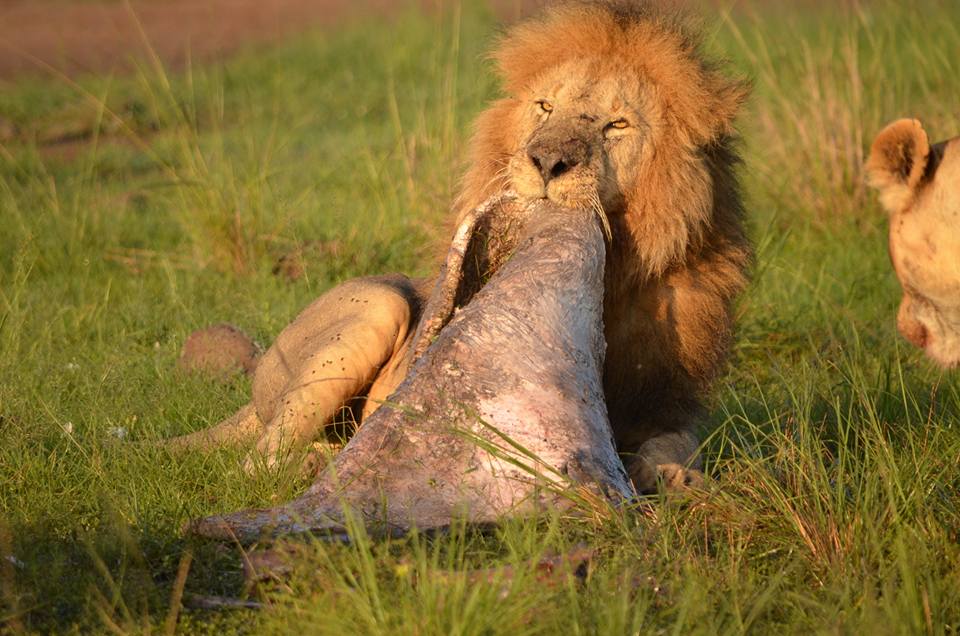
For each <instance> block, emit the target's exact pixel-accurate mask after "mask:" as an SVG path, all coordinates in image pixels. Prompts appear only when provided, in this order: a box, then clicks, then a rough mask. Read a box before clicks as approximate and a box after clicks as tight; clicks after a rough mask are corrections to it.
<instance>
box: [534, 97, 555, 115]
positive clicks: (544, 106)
mask: <svg viewBox="0 0 960 636" xmlns="http://www.w3.org/2000/svg"><path fill="white" fill-rule="evenodd" d="M537 106H539V107H540V110H542V111H543V112H545V113H549V112H551V111H553V104H551V103H550V102H548V101H545V100H542V99H541V100H540V101H538V102H537Z"/></svg>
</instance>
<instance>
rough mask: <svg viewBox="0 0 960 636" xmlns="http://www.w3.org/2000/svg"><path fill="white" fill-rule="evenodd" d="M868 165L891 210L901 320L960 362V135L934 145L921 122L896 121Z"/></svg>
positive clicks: (945, 357) (941, 355)
mask: <svg viewBox="0 0 960 636" xmlns="http://www.w3.org/2000/svg"><path fill="white" fill-rule="evenodd" d="M867 171H868V173H869V175H870V181H871V184H872V185H873V186H874V187H876V188H877V189H878V190H879V192H880V199H881V201H882V203H883V205H884V207H885V208H886V209H887V211H888V212H889V213H890V242H889V246H890V260H891V262H892V263H893V267H894V270H895V272H896V274H897V278H898V279H899V280H900V283H901V285H902V287H903V300H902V301H901V303H900V311H899V313H898V315H897V327H898V328H899V330H900V333H902V334H903V336H904V337H905V338H906V339H907V340H909V341H910V342H911V343H912V344H914V345H916V346H918V347H920V348H921V349H923V350H924V351H925V352H926V353H927V355H928V356H930V358H931V359H933V360H934V361H936V362H937V363H938V364H940V365H942V366H944V367H955V366H957V365H960V138H955V139H952V140H950V141H945V142H942V143H939V144H934V145H931V144H930V142H929V139H928V138H927V133H926V132H925V131H924V130H923V126H922V125H921V124H920V122H918V121H916V120H911V119H904V120H900V121H897V122H894V123H893V124H891V125H890V126H888V127H887V128H886V129H885V130H884V131H883V132H881V133H880V134H879V135H878V136H877V139H876V141H875V142H874V144H873V149H872V152H871V155H870V160H869V162H868V164H867Z"/></svg>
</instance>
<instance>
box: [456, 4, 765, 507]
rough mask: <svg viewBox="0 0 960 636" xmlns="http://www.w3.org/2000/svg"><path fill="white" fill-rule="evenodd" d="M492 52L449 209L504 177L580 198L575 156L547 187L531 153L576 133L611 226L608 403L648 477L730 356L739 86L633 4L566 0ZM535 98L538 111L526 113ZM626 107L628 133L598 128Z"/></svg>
mask: <svg viewBox="0 0 960 636" xmlns="http://www.w3.org/2000/svg"><path fill="white" fill-rule="evenodd" d="M495 58H496V60H497V61H498V62H499V65H500V69H501V72H502V74H503V76H504V80H505V82H504V83H505V88H506V90H507V92H508V94H509V95H508V96H507V97H505V98H503V99H501V100H499V101H498V102H496V103H495V104H494V105H493V106H492V107H491V108H490V109H489V110H487V111H486V112H485V113H483V114H481V115H480V118H479V120H478V122H477V125H476V130H475V133H474V138H473V141H472V143H471V145H470V147H471V149H472V157H471V159H472V161H471V168H470V170H469V172H468V173H467V175H466V178H465V180H464V186H463V192H462V195H461V200H460V202H459V203H460V206H459V209H460V210H469V209H471V208H472V207H473V206H475V205H476V204H477V203H479V202H480V201H482V200H484V199H485V198H486V197H487V196H490V195H491V194H492V193H493V192H495V191H496V190H497V189H498V188H503V187H505V186H507V187H513V188H515V189H516V190H518V191H519V192H520V193H521V194H524V193H525V192H527V193H529V196H538V195H539V196H543V195H544V194H545V195H546V196H548V197H549V198H556V199H559V200H564V199H565V198H566V199H567V200H571V199H572V200H571V201H570V202H572V203H577V202H578V200H577V197H579V196H584V193H583V190H584V189H585V188H583V187H582V185H581V184H580V183H576V181H578V179H577V176H578V175H577V174H576V173H577V170H578V169H579V168H574V169H573V170H570V171H569V172H567V173H564V174H562V175H561V176H560V177H559V178H553V179H551V180H550V183H549V184H547V185H545V184H544V183H543V180H542V178H541V176H540V175H539V174H537V170H536V169H535V168H534V169H532V168H530V167H529V165H528V156H527V155H528V154H529V152H528V150H529V148H530V147H531V146H533V145H535V144H536V145H537V150H538V151H540V150H541V149H542V147H543V144H542V143H541V142H540V140H541V139H543V138H546V139H547V140H548V141H549V140H551V139H556V140H558V142H557V145H558V146H560V145H562V144H563V143H564V142H565V141H566V140H568V139H570V138H577V139H582V140H583V141H584V144H585V145H586V147H587V148H588V149H589V153H588V154H590V156H591V157H592V158H593V160H594V161H595V162H596V163H597V164H598V165H597V166H596V167H593V166H588V167H587V168H585V171H586V172H587V174H586V175H585V177H586V179H579V181H584V180H586V181H587V182H591V181H592V182H593V183H595V184H596V190H598V191H599V192H598V194H599V198H600V203H601V204H602V206H603V208H604V210H605V212H606V214H607V216H608V218H609V219H610V223H611V226H612V231H613V237H614V241H613V246H612V249H611V254H610V256H609V258H608V260H609V262H608V268H607V274H606V297H605V314H604V323H605V329H606V338H607V342H608V351H607V360H606V368H605V379H604V384H605V390H606V396H607V406H608V409H609V411H610V417H611V420H612V424H613V427H614V431H615V434H616V438H617V443H618V447H619V449H620V451H621V452H623V453H625V454H627V455H629V454H636V455H637V457H636V459H635V460H634V461H633V462H631V461H630V460H629V458H628V459H627V461H628V467H630V469H631V474H632V476H633V477H634V479H635V481H636V482H637V485H638V487H639V488H640V489H647V488H649V486H650V485H651V480H652V479H653V476H654V473H655V472H656V470H657V466H664V465H668V464H685V463H687V462H690V461H691V460H693V461H694V462H695V461H696V460H695V456H696V448H697V445H698V443H697V440H696V436H695V434H694V429H695V424H696V420H697V416H698V414H699V397H700V396H701V395H702V393H703V391H704V390H705V389H706V388H707V387H708V386H709V384H710V382H711V380H712V379H713V378H714V377H715V375H716V374H717V372H718V371H719V370H720V369H721V367H722V365H723V363H724V362H725V360H726V353H727V347H728V344H729V341H730V337H731V334H732V325H733V318H732V314H731V311H732V302H733V300H734V298H735V297H736V295H737V294H738V293H739V292H740V291H742V289H743V288H744V286H745V284H746V273H745V272H746V269H747V267H748V265H749V263H750V261H751V258H752V252H751V249H750V246H749V243H748V242H747V239H746V237H745V235H744V232H743V227H742V204H741V199H740V195H739V192H738V183H737V179H736V175H735V174H734V169H735V167H736V165H737V163H738V157H737V155H736V153H735V151H734V143H735V139H734V137H733V119H734V117H735V115H736V112H737V110H738V108H739V106H740V104H741V102H742V100H743V99H744V97H745V92H746V89H745V87H744V86H743V85H742V84H741V83H738V82H734V81H731V80H729V79H727V78H725V77H724V76H722V75H721V74H719V73H718V72H717V71H716V70H714V69H713V68H712V67H711V66H710V65H709V64H708V63H707V62H706V61H705V60H704V58H703V57H702V55H701V54H700V53H699V51H698V50H697V43H696V41H695V38H694V37H693V36H691V35H690V34H688V33H686V32H685V31H684V28H683V27H682V25H680V24H679V23H678V22H677V21H675V20H673V19H671V18H669V17H664V16H662V15H659V14H657V13H655V12H653V11H651V10H649V9H648V8H647V7H646V6H645V5H643V4H639V3H627V2H609V3H600V2H597V3H570V4H567V5H561V6H560V8H558V9H555V10H553V11H551V12H548V13H547V15H546V17H545V18H541V19H537V20H531V21H529V22H527V23H525V24H521V25H520V26H518V27H516V28H515V29H514V30H513V31H511V32H510V33H509V34H508V35H507V37H506V38H505V39H504V40H503V42H502V43H501V46H500V48H499V49H498V51H497V52H496V54H495ZM540 101H547V102H549V104H550V108H551V110H550V111H549V112H547V113H546V116H544V115H543V113H538V112H536V111H534V112H531V110H532V109H534V108H535V104H537V103H538V102H540ZM621 118H622V119H625V120H627V124H628V125H629V130H631V131H633V134H632V136H626V135H625V133H624V132H623V130H624V129H617V137H615V138H609V139H607V138H604V135H605V134H607V133H608V132H611V131H607V130H605V129H604V128H603V127H604V125H606V124H608V123H609V122H611V121H619V120H620V119H621ZM598 127H599V129H598ZM551 129H553V130H551ZM598 155H599V156H601V157H602V158H603V160H602V161H600V160H598V159H597V157H598ZM603 164H607V165H603ZM564 180H566V181H573V182H574V183H573V184H572V185H571V186H569V187H567V188H564V187H561V186H563V185H564ZM565 190H566V192H565ZM586 190H587V193H586V195H587V196H589V188H586ZM631 464H632V465H631Z"/></svg>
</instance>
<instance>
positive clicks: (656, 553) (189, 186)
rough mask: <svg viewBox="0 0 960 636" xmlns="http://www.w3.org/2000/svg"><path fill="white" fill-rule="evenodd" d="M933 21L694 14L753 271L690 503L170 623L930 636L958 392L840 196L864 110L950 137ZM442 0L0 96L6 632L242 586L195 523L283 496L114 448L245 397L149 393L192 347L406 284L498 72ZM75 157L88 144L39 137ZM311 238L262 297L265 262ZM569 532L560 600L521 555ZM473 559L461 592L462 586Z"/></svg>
mask: <svg viewBox="0 0 960 636" xmlns="http://www.w3.org/2000/svg"><path fill="white" fill-rule="evenodd" d="M957 24H960V6H958V5H957V4H956V3H953V2H945V1H944V2H937V1H935V0H924V1H923V2H921V3H920V4H919V5H910V6H906V5H904V4H903V3H895V2H892V1H882V0H881V1H878V2H875V3H870V4H869V5H865V6H863V7H860V8H852V9H851V8H846V9H839V8H837V9H833V8H829V7H824V8H819V9H809V8H808V9H806V10H804V11H799V10H797V11H794V10H789V9H782V8H781V9H776V10H774V9H761V10H759V11H756V12H750V11H737V12H734V13H732V14H731V15H729V16H722V15H718V14H715V13H710V14H708V20H707V25H708V32H709V33H710V42H709V46H710V48H711V49H712V50H714V51H717V52H720V53H722V54H723V55H725V56H727V57H729V58H730V59H731V60H732V63H733V65H734V67H735V68H737V69H739V70H741V71H743V72H745V73H747V74H748V75H750V76H751V77H753V78H754V81H755V85H756V91H755V97H754V99H753V101H752V103H751V104H750V107H749V109H748V112H746V113H745V114H744V116H743V118H742V129H743V132H744V137H745V154H746V164H745V167H744V170H743V174H744V179H745V185H746V188H747V193H748V203H749V211H750V219H749V221H750V230H751V236H752V238H753V240H754V241H755V242H756V244H757V246H758V265H757V268H756V272H755V280H754V283H753V285H752V287H751V289H750V290H749V292H748V293H747V294H746V295H745V297H744V299H743V301H742V303H741V305H740V312H739V315H740V327H739V337H738V340H737V345H736V349H735V355H734V358H733V360H732V363H731V366H730V371H729V373H728V375H727V376H726V377H725V378H724V380H723V381H721V382H720V383H719V384H718V386H717V390H716V392H715V395H714V396H713V399H712V401H711V407H712V410H711V416H710V419H709V422H707V424H706V426H705V430H704V434H705V437H706V438H707V442H706V448H705V455H706V457H707V459H708V463H709V471H710V474H711V476H712V478H713V487H712V489H711V490H710V491H709V492H708V493H705V494H703V495H697V496H695V497H693V498H691V499H686V500H671V501H654V502H651V505H650V506H648V507H646V508H644V509H643V510H640V511H636V512H624V513H622V514H617V515H614V516H613V517H612V518H609V519H606V520H602V521H587V520H572V519H566V518H548V519H543V520H538V521H530V522H514V523H509V524H506V525H505V526H504V527H502V528H500V529H498V530H496V531H495V532H493V533H492V534H486V535H482V534H479V533H477V532H475V531H471V530H469V529H461V530H458V531H454V532H452V533H451V534H450V535H449V536H444V537H440V538H428V537H411V538H409V539H405V540H402V541H392V542H386V543H371V542H369V541H366V540H364V539H363V537H362V536H360V537H358V540H357V541H356V543H355V544H354V545H351V546H329V545H323V544H318V545H311V546H308V547H307V548H304V551H305V558H304V563H303V564H302V566H301V567H300V568H299V569H298V570H297V572H296V573H295V574H294V575H293V576H292V577H291V579H290V580H289V581H286V582H285V583H284V584H283V585H278V586H275V587H270V588H269V589H267V590H266V591H265V592H264V599H265V602H266V603H267V605H268V607H267V609H265V610H262V611H235V612H209V611H197V610H190V611H184V613H183V614H182V615H181V617H180V623H179V630H180V631H182V632H183V633H198V634H201V633H225V632H226V633H229V632H238V633H262V632H265V633H270V632H283V633H287V632H296V631H300V632H307V633H331V632H332V633H387V632H390V633H393V632H402V633H418V634H419V633H424V634H425V633H443V634H446V633H458V634H472V633H484V634H486V633H510V634H521V633H605V634H606V633H613V634H619V633H651V632H658V633H671V634H672V633H690V632H696V633H711V634H712V633H719V632H723V633H740V632H747V631H751V632H757V633H767V632H773V631H778V632H779V631H783V632H794V633H809V632H818V633H819V632H831V633H835V632H840V633H863V632H868V633H869V632H873V633H883V634H887V633H918V632H919V633H923V632H930V633H952V632H954V631H956V629H957V625H958V622H960V544H958V540H960V536H958V534H960V494H958V491H960V471H958V470H957V466H958V463H960V408H958V407H960V379H958V376H957V375H955V374H953V375H951V374H949V373H941V372H939V371H937V370H936V369H934V368H933V367H932V366H931V365H930V364H928V363H927V362H925V361H924V360H923V358H922V356H921V354H919V353H918V352H916V351H914V350H912V349H910V348H909V347H908V346H907V345H906V344H904V343H903V342H902V341H900V340H899V339H898V338H897V336H896V333H895V329H894V320H893V317H894V315H895V310H896V303H897V300H898V297H899V292H898V288H897V284H896V281H895V279H894V277H893V274H892V272H891V270H890V267H889V264H888V261H887V257H886V247H885V231H886V226H885V218H884V216H883V214H882V213H881V211H880V209H879V208H878V206H877V204H876V203H875V201H874V199H873V197H872V196H871V195H870V193H869V192H867V191H865V189H864V187H863V183H862V173H861V165H862V161H863V157H864V153H865V151H866V148H867V147H868V144H869V142H870V140H871V138H872V135H873V134H875V133H876V132H877V131H878V130H879V129H880V127H881V126H882V124H883V123H885V122H886V121H887V120H890V119H893V118H895V117H899V116H903V115H915V116H920V117H922V118H923V119H924V121H925V123H927V125H928V129H929V130H931V131H932V133H933V134H934V136H940V137H944V136H948V135H953V134H956V133H958V130H957V125H956V112H957V111H956V109H957V104H958V103H960V83H958V82H957V77H960V60H958V58H957V57H956V55H955V54H954V53H955V52H956V51H957V50H960V32H958V27H957V26H956V25H957ZM494 32H495V30H494V26H493V21H492V19H491V18H490V17H489V16H488V15H487V14H486V13H484V12H483V11H481V10H478V9H476V8H474V7H473V6H472V5H468V6H467V7H465V8H464V9H463V11H462V12H461V11H459V10H453V9H450V8H447V9H446V10H445V11H443V12H441V13H440V14H434V15H431V16H429V17H424V16H421V15H418V14H415V13H410V14H407V15H405V16H404V17H403V19H402V20H401V21H400V23H399V25H387V23H385V22H384V23H378V22H368V23H366V24H362V25H354V26H350V27H348V28H344V29H339V30H337V31H336V32H335V33H334V32H323V33H311V34H306V35H304V36H302V37H300V38H298V39H296V40H295V41H291V42H289V43H287V44H284V45H283V46H279V47H276V48H272V49H268V50H261V51H251V52H249V53H246V54H243V55H240V56H237V57H235V58H233V59H231V60H229V61H228V62H226V63H225V64H222V65H211V66H206V67H202V68H194V69H192V71H190V72H183V73H176V74H170V75H168V74H166V73H164V72H162V70H161V69H159V68H158V67H155V66H152V65H146V66H145V67H144V68H143V69H142V70H141V72H139V73H137V74H135V75H133V76H131V77H113V78H111V77H89V78H84V79H83V80H81V81H80V82H79V85H71V84H70V83H69V82H67V81H65V80H56V79H49V78H43V79H24V80H21V81H18V82H17V83H14V84H8V85H4V86H2V87H0V88H2V90H0V117H2V118H3V119H5V120H7V121H8V122H12V123H13V124H14V125H15V126H16V128H17V129H18V130H19V134H18V136H17V137H16V138H15V139H8V140H7V141H4V142H0V144H2V145H0V228H2V229H0V510H2V515H0V553H2V555H3V556H4V557H6V556H11V557H13V559H5V560H4V561H0V598H2V599H3V600H2V605H0V620H3V621H5V623H6V627H7V628H9V629H25V630H27V631H32V632H39V633H45V632H107V631H113V632H118V631H119V632H124V633H128V632H132V633H136V632H145V631H151V630H152V631H158V632H162V631H163V630H164V629H165V624H166V621H167V619H168V615H169V613H170V610H171V607H172V605H171V600H170V599H171V592H172V591H173V590H174V588H175V587H176V586H175V580H176V576H177V569H178V564H179V563H180V561H181V558H182V555H183V554H184V553H185V552H186V551H187V550H193V562H192V567H191V570H190V574H189V577H188V579H187V582H186V590H187V592H194V593H200V594H205V595H211V594H223V595H228V596H236V597H239V596H242V595H243V594H244V592H245V590H244V589H243V580H242V574H241V572H240V566H239V562H238V559H237V558H236V553H234V552H233V551H232V550H231V549H229V548H226V549H223V548H218V547H217V546H212V545H204V544H201V545H194V546H191V545H190V544H189V543H188V541H187V540H186V539H184V537H183V536H182V533H181V531H180V527H181V524H182V523H183V522H184V521H185V520H187V519H190V518H194V517H197V516H201V515H206V514H211V513H215V512H219V511H227V510H233V509H238V508H241V507H248V506H263V505H269V504H271V503H272V502H275V501H278V500H284V499H288V498H290V497H292V496H293V495H294V494H295V493H296V492H298V490H299V489H300V488H302V487H303V485H304V484H302V483H299V482H297V481H296V480H294V479H292V478H291V477H289V476H285V475H262V476H260V477H257V478H251V477H248V476H246V475H245V474H244V473H243V472H242V471H241V470H240V466H239V464H240V462H239V459H240V458H239V455H238V454H237V453H231V452H220V453H214V454H212V455H207V456H203V455H195V456H188V457H184V458H180V459H178V460H176V461H174V460H173V459H172V458H170V457H169V456H167V455H166V454H164V453H162V452H159V451H156V450H151V449H150V448H149V447H140V446H134V445H127V444H122V443H120V442H119V441H118V440H117V439H116V438H115V436H114V433H112V432H115V431H116V430H117V429H118V428H122V429H124V430H126V431H128V434H129V436H130V437H133V438H155V437H159V436H165V435H170V434H174V433H180V432H185V431H187V430H194V429H196V428H199V427H201V426H203V425H206V424H210V423H213V422H215V421H217V420H218V419H219V418H221V417H223V416H224V415H226V414H228V413H230V412H231V411H232V410H233V409H235V408H236V407H237V406H239V405H240V404H242V403H243V402H244V401H245V400H246V397H247V394H248V391H249V386H248V385H247V383H246V382H245V381H242V380H241V381H237V382H235V383H233V384H227V385H224V384H218V383H216V382H213V381H207V380H204V379H201V378H195V377H186V376H184V375H181V374H179V373H177V371H176V369H175V366H174V361H175V358H176V355H177V353H178V349H179V347H180V345H181V344H182V342H183V340H184V338H185V337H186V335H187V334H188V333H189V332H190V331H192V330H193V329H196V328H199V327H201V326H205V325H208V324H211V323H215V322H221V321H229V322H232V323H235V324H237V325H239V326H241V327H242V328H243V329H245V330H246V331H248V332H249V333H252V334H254V335H255V336H256V337H257V338H258V339H259V340H260V341H261V342H264V343H267V342H269V341H270V340H271V338H272V337H273V336H275V335H276V334H277V333H278V332H279V331H280V329H281V328H282V327H283V326H284V325H285V324H286V323H287V322H288V321H289V320H290V319H291V318H292V317H293V316H294V315H295V314H296V313H297V311H298V310H299V309H300V308H301V307H303V306H304V305H305V304H306V303H307V302H309V300H310V299H312V298H313V297H315V296H316V295H317V294H319V293H320V292H322V291H323V290H325V289H327V288H329V287H330V286H331V285H333V284H335V283H337V282H339V281H342V280H344V279H347V278H350V277H353V276H358V275H364V274H371V273H380V272H385V271H403V272H407V273H426V272H428V271H429V269H430V267H431V262H432V260H431V254H432V252H433V248H432V247H431V246H432V245H433V243H434V241H435V240H436V237H437V236H441V235H442V233H441V232H440V231H439V230H438V227H439V226H440V225H441V223H442V219H443V218H444V216H445V213H446V211H447V207H448V204H449V201H450V198H451V196H452V194H453V193H454V191H455V187H456V178H457V176H458V173H459V170H460V168H461V167H462V163H461V160H462V157H463V150H464V142H465V138H466V134H467V130H468V124H469V121H470V120H471V118H472V117H473V116H474V115H475V114H476V113H477V112H478V111H479V110H480V109H481V108H482V107H483V105H484V103H486V102H487V101H488V100H489V99H490V98H491V97H492V96H494V95H496V91H497V87H496V82H495V80H494V79H493V78H492V77H491V75H490V68H489V65H488V63H487V62H485V61H484V58H483V52H484V51H485V50H486V48H487V47H488V45H489V43H490V41H491V38H492V36H493V34H494ZM71 136H72V137H81V138H84V139H85V141H84V142H83V143H82V144H75V143H74V144H67V143H59V144H57V143H53V142H54V141H56V140H58V139H59V140H60V141H61V142H62V141H64V140H65V139H67V138H70V137H71ZM306 241H322V242H324V243H323V245H326V246H328V247H329V248H330V249H327V250H324V251H323V255H322V257H320V258H317V259H315V260H313V261H311V262H310V263H309V264H308V267H307V271H306V276H305V277H304V278H302V279H301V280H299V281H298V282H296V283H290V282H287V281H285V280H283V279H280V278H278V277H276V276H273V275H272V274H271V268H272V266H273V263H274V262H275V260H276V258H277V257H278V256H280V255H282V254H284V253H287V252H289V251H290V250H292V249H294V248H296V246H297V245H299V244H301V243H303V242H306ZM580 544H588V545H590V546H592V547H594V548H595V549H596V550H597V553H598V557H597V558H596V559H595V560H594V565H593V568H592V569H591V572H590V574H589V576H588V577H587V579H586V581H584V582H582V583H578V582H577V581H576V580H575V579H574V578H573V577H568V578H566V579H564V578H562V577H561V580H560V582H559V583H558V584H557V585H555V586H545V585H543V584H541V583H539V582H538V581H537V580H536V578H535V577H534V575H533V573H532V572H531V571H530V568H526V567H524V564H525V563H527V562H529V561H530V560H531V559H537V558H539V557H540V556H542V555H543V554H546V553H550V552H564V551H568V550H570V549H572V547H573V546H576V545H580ZM511 566H512V570H509V571H510V572H512V575H511V576H508V575H507V573H508V570H506V569H502V570H498V571H500V572H501V574H499V575H494V577H493V579H494V580H492V581H486V582H483V581H481V582H477V581H474V580H472V579H471V578H470V575H469V574H468V571H469V570H475V569H480V568H507V567H511Z"/></svg>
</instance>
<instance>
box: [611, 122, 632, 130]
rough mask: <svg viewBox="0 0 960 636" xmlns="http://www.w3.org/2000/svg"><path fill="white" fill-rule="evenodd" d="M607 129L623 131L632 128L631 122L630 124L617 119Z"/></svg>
mask: <svg viewBox="0 0 960 636" xmlns="http://www.w3.org/2000/svg"><path fill="white" fill-rule="evenodd" d="M607 127H608V128H615V129H617V130H623V129H624V128H629V127H630V122H628V121H627V120H626V119H617V120H614V121H612V122H610V123H609V124H607Z"/></svg>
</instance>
